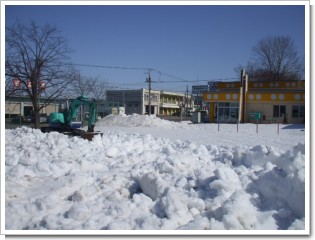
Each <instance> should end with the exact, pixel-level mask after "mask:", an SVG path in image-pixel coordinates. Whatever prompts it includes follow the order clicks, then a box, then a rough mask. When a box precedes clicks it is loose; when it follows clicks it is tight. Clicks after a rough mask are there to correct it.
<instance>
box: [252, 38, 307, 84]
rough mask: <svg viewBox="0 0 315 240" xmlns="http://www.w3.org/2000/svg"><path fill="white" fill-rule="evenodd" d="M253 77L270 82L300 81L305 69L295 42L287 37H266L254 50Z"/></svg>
mask: <svg viewBox="0 0 315 240" xmlns="http://www.w3.org/2000/svg"><path fill="white" fill-rule="evenodd" d="M252 51H253V62H251V63H249V65H251V68H250V69H251V70H250V71H247V72H251V71H252V73H251V74H252V77H254V78H261V79H269V80H289V79H295V80H296V79H300V78H301V77H302V75H303V73H304V67H303V64H302V63H301V60H300V58H299V56H298V53H297V51H296V48H295V46H294V42H293V40H292V39H291V38H290V37H287V36H275V37H271V36H269V37H266V38H263V39H262V40H260V41H259V42H258V43H257V44H256V45H255V46H254V47H253V49H252Z"/></svg>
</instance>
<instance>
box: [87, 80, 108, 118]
mask: <svg viewBox="0 0 315 240" xmlns="http://www.w3.org/2000/svg"><path fill="white" fill-rule="evenodd" d="M107 89H108V82H107V81H105V80H99V79H97V78H95V79H94V84H93V85H92V88H91V91H92V94H93V97H94V98H95V101H96V108H98V105H99V104H100V103H101V102H102V101H103V100H105V99H106V90H107ZM96 112H98V109H96Z"/></svg>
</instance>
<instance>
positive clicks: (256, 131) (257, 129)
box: [256, 121, 258, 133]
mask: <svg viewBox="0 0 315 240" xmlns="http://www.w3.org/2000/svg"><path fill="white" fill-rule="evenodd" d="M256 133H258V121H256Z"/></svg>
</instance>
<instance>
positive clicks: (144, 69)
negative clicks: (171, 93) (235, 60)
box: [72, 63, 239, 85]
mask: <svg viewBox="0 0 315 240" xmlns="http://www.w3.org/2000/svg"><path fill="white" fill-rule="evenodd" d="M72 65H74V66H80V67H94V68H108V69H118V70H142V71H147V72H149V73H150V72H156V73H158V74H159V75H160V76H161V75H164V76H166V77H169V78H173V79H177V80H178V81H175V80H173V81H168V80H159V81H152V80H151V82H152V83H195V82H211V81H227V80H238V79H239V78H234V77H230V78H216V79H204V80H199V79H198V80H187V79H183V78H180V77H176V76H173V75H171V74H168V73H165V72H162V71H160V70H157V69H154V68H150V67H122V66H108V65H94V64H81V63H74V64H72ZM139 84H140V83H139ZM124 85H127V84H124ZM128 85H138V83H130V84H128Z"/></svg>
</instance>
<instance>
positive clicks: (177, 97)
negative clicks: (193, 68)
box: [106, 89, 191, 116]
mask: <svg viewBox="0 0 315 240" xmlns="http://www.w3.org/2000/svg"><path fill="white" fill-rule="evenodd" d="M106 96H107V101H116V102H120V103H121V105H122V106H123V107H125V113H126V114H133V113H136V114H140V115H142V114H148V113H149V90H148V89H138V90H110V91H107V92H106ZM183 103H184V104H185V103H187V105H188V107H189V106H191V97H189V101H185V94H182V93H175V92H169V91H157V90H151V114H156V115H166V116H171V115H173V114H176V113H179V112H180V107H181V105H182V104H183Z"/></svg>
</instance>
